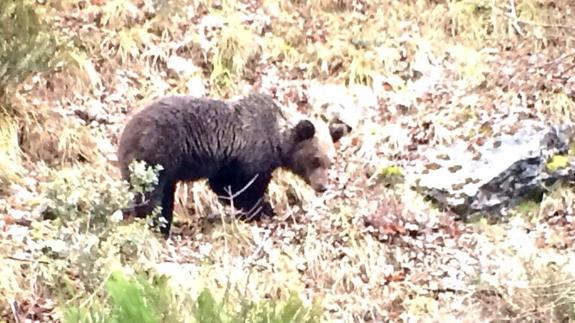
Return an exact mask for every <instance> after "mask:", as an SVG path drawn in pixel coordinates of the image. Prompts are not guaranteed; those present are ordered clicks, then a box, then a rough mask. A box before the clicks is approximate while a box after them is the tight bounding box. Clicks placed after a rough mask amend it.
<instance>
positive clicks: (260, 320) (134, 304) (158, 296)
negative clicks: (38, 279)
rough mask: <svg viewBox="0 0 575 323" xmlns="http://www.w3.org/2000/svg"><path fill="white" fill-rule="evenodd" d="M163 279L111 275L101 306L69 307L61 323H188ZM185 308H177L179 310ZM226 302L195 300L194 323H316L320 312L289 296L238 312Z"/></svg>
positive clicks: (205, 297) (206, 298)
mask: <svg viewBox="0 0 575 323" xmlns="http://www.w3.org/2000/svg"><path fill="white" fill-rule="evenodd" d="M167 282H168V280H167V278H166V276H156V277H154V278H153V279H151V281H150V279H148V278H146V276H145V275H136V276H135V277H127V276H126V275H125V274H124V273H122V272H120V271H115V272H113V273H112V274H111V275H110V276H109V278H108V279H107V281H106V283H105V286H106V294H107V295H106V296H107V299H106V301H104V302H98V301H97V299H94V300H95V301H93V302H91V304H89V305H87V304H86V303H84V304H83V305H80V306H69V307H67V308H66V309H65V310H64V321H65V322H114V323H115V322H141V323H155V322H169V323H171V322H174V323H175V322H189V321H190V320H191V319H192V318H188V317H182V316H183V314H182V313H184V312H185V311H181V310H178V308H177V307H176V306H175V304H176V302H174V301H173V300H174V298H173V294H172V291H171V290H170V288H169V286H168V285H167ZM182 305H185V304H180V306H182ZM232 305H233V304H229V303H228V302H226V301H222V302H218V301H216V299H215V298H214V297H213V296H212V293H211V292H210V291H209V290H204V291H202V292H201V293H200V295H199V296H198V298H197V300H196V302H195V304H193V308H194V317H193V319H194V321H196V322H200V323H207V322H209V323H227V322H229V323H233V322H254V323H288V322H308V323H312V322H319V321H320V317H321V311H320V310H319V308H318V307H317V306H315V305H314V306H312V307H311V308H308V307H305V306H304V305H303V303H302V301H301V300H300V299H299V298H298V297H297V296H296V295H295V294H292V295H291V296H290V298H288V299H287V300H286V301H284V302H275V301H267V302H259V303H250V302H246V303H244V304H242V306H241V308H240V309H239V311H235V310H230V308H235V307H234V306H232Z"/></svg>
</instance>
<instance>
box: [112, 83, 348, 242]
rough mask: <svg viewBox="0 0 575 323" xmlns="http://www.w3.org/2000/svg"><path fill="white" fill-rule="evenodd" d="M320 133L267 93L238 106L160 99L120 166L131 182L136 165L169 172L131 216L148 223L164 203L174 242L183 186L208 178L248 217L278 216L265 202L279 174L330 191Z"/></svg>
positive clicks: (145, 113) (125, 138) (128, 134)
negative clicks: (294, 119) (286, 111)
mask: <svg viewBox="0 0 575 323" xmlns="http://www.w3.org/2000/svg"><path fill="white" fill-rule="evenodd" d="M314 134H316V127H315V126H314V124H313V123H312V122H311V121H310V120H307V119H304V120H300V121H298V122H297V123H295V125H293V124H292V123H291V121H290V120H288V119H287V117H286V115H285V114H283V113H282V111H281V110H280V108H279V107H278V106H277V105H276V104H275V102H274V101H273V99H272V98H271V97H270V96H267V95H264V94H257V93H256V94H250V95H248V96H246V97H243V98H241V99H239V100H236V101H223V100H216V99H209V98H194V97H189V96H168V97H164V98H161V99H158V100H156V101H155V102H153V103H151V104H150V105H148V106H147V107H145V108H144V109H142V110H141V111H139V112H138V113H136V114H135V115H134V116H133V117H132V118H131V120H130V121H129V122H128V124H127V125H126V127H125V128H124V131H123V132H122V135H121V137H120V141H119V148H118V161H119V164H120V168H121V172H122V177H123V178H124V179H125V180H129V165H130V163H131V162H132V161H134V160H138V161H145V162H146V163H147V164H148V165H151V166H153V165H158V164H159V165H161V166H162V167H163V170H161V171H160V173H159V180H158V185H157V186H156V187H155V189H154V190H153V191H152V192H151V193H150V194H149V195H148V196H147V197H146V202H145V203H140V204H139V205H135V206H134V207H132V208H130V211H133V212H134V213H135V216H137V217H145V216H146V215H148V214H150V213H151V211H152V210H153V209H154V208H155V207H156V206H157V205H161V207H162V217H163V218H164V219H165V221H166V222H167V223H166V224H165V225H164V226H161V228H160V231H161V232H162V233H163V234H164V235H166V236H167V235H169V232H170V227H171V223H172V213H173V208H174V193H175V189H176V184H177V182H179V181H194V180H198V179H202V178H207V179H208V185H209V187H210V188H211V189H212V190H213V191H214V192H215V193H216V194H217V195H218V196H219V197H220V200H221V201H222V202H224V203H226V204H229V203H230V202H233V205H234V208H236V209H238V210H240V211H242V212H241V214H242V216H244V217H247V216H249V217H250V218H258V217H259V216H260V215H262V214H268V215H272V214H273V210H272V209H271V206H270V205H269V203H267V202H266V201H265V200H264V199H263V197H264V193H265V192H266V189H267V187H268V184H269V183H270V180H271V178H272V173H273V172H274V170H275V169H277V168H285V169H287V170H290V171H292V172H293V173H295V174H296V175H298V176H299V177H301V178H302V179H304V180H305V181H306V182H307V183H308V184H309V185H310V186H311V187H312V188H313V189H314V190H315V191H317V192H323V191H325V190H326V189H327V185H328V176H327V171H328V169H329V167H330V164H331V159H330V157H329V156H328V155H327V154H326V153H324V151H323V150H322V149H319V147H320V145H319V144H318V138H314ZM316 137H317V136H316ZM334 139H336V140H337V139H339V135H338V136H336V137H334ZM230 191H231V193H232V194H233V195H232V196H233V199H232V200H231V201H230V198H229V196H230ZM125 211H126V210H125Z"/></svg>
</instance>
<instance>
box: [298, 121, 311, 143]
mask: <svg viewBox="0 0 575 323" xmlns="http://www.w3.org/2000/svg"><path fill="white" fill-rule="evenodd" d="M314 135H315V127H314V125H313V123H312V122H311V121H309V120H302V121H300V122H298V124H297V125H296V126H295V128H294V130H293V138H294V141H295V142H296V143H298V142H302V141H304V140H308V139H311V138H313V136H314Z"/></svg>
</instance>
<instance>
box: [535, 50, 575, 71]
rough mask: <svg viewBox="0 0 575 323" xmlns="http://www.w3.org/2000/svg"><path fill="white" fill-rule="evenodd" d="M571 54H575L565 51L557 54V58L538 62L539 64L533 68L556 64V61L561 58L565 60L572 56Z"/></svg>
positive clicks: (559, 60) (574, 54) (574, 53)
mask: <svg viewBox="0 0 575 323" xmlns="http://www.w3.org/2000/svg"><path fill="white" fill-rule="evenodd" d="M573 56H575V52H573V53H566V54H563V55H561V56H559V57H558V58H556V59H554V60H552V61H550V62H545V63H542V64H539V65H537V66H535V68H541V67H546V66H549V65H554V64H557V63H559V62H561V61H563V60H566V59H567V58H570V57H573Z"/></svg>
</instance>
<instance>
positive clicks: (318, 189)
mask: <svg viewBox="0 0 575 323" xmlns="http://www.w3.org/2000/svg"><path fill="white" fill-rule="evenodd" d="M314 186H315V187H314V188H313V189H314V190H315V191H316V192H318V193H323V192H325V191H327V188H328V187H327V184H324V183H320V184H317V185H314Z"/></svg>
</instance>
